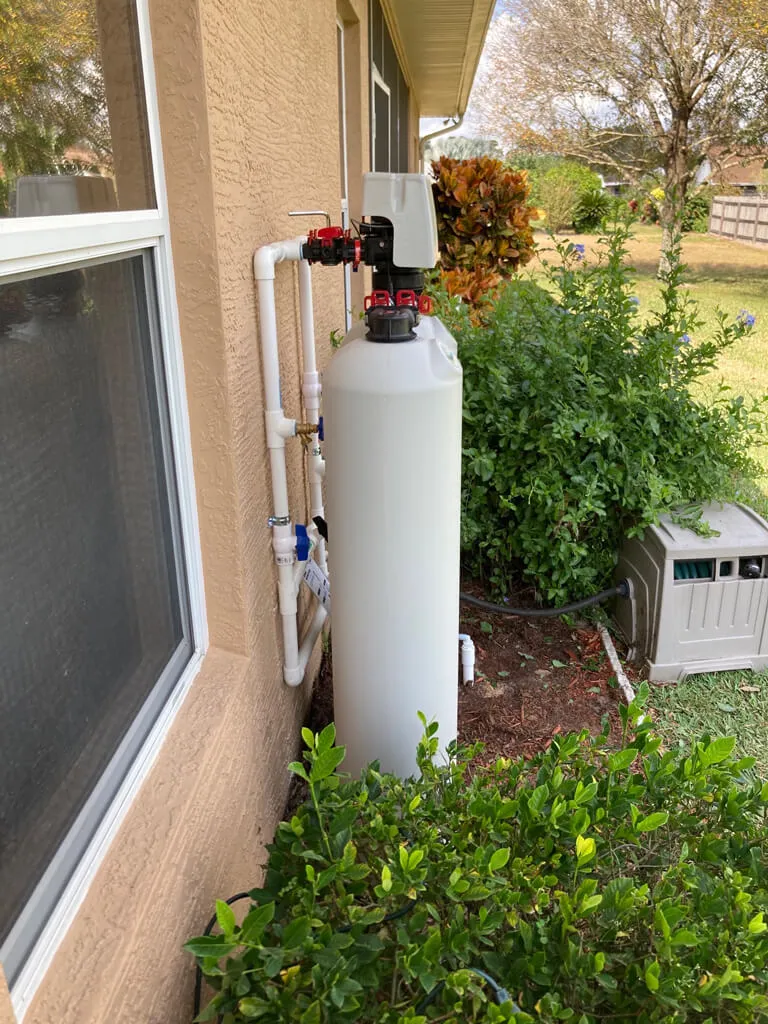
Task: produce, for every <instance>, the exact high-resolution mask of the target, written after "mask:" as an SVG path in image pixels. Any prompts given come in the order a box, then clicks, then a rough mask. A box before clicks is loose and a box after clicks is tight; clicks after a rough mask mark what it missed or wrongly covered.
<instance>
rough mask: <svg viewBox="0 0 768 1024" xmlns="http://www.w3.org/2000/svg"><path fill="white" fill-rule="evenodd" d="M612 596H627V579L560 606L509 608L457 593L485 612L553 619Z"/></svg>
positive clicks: (466, 601) (466, 602) (464, 600)
mask: <svg viewBox="0 0 768 1024" xmlns="http://www.w3.org/2000/svg"><path fill="white" fill-rule="evenodd" d="M612 597H625V598H626V597H629V583H628V582H627V580H620V581H619V582H618V583H617V584H616V586H615V587H609V588H608V590H601V591H600V593H599V594H593V595H592V596H591V597H583V598H582V599H581V600H580V601H573V602H571V604H564V605H562V606H561V607H560V608H510V607H509V605H506V604H494V603H493V602H492V601H483V599H482V598H480V597H473V596H472V594H465V593H464V591H462V592H461V593H460V594H459V598H460V599H461V600H462V601H463V603H464V604H471V605H474V606H475V608H482V609H483V610H484V611H486V612H494V613H495V614H497V615H519V616H520V617H521V618H524V619H554V618H556V617H557V616H558V615H567V614H568V613H569V612H579V611H581V609H582V608H590V607H591V606H592V605H594V604H602V603H603V601H608V600H610V598H612Z"/></svg>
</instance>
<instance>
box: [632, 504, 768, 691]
mask: <svg viewBox="0 0 768 1024" xmlns="http://www.w3.org/2000/svg"><path fill="white" fill-rule="evenodd" d="M703 515H704V519H705V520H706V521H707V522H708V523H709V525H710V526H711V527H712V529H713V530H716V531H718V534H719V535H718V536H715V537H700V536H698V534H696V533H694V532H693V531H692V530H688V529H686V528H685V527H682V526H676V525H675V524H674V523H673V522H672V521H671V519H670V518H669V516H662V518H661V522H660V523H659V525H658V526H651V527H649V528H648V529H647V530H646V531H645V536H644V537H643V539H642V540H641V539H639V538H633V539H632V540H629V541H627V542H626V544H625V546H624V548H623V550H622V552H621V555H620V557H619V565H618V570H617V571H618V575H619V578H626V579H628V580H629V581H630V589H631V599H630V600H629V601H620V602H618V604H617V608H616V619H617V621H618V624H619V626H620V628H621V630H622V632H623V633H624V636H625V638H626V639H627V641H628V642H629V645H630V657H631V658H633V660H641V661H644V662H647V664H648V672H649V675H648V677H649V679H651V680H676V679H681V678H683V676H686V675H688V674H690V673H693V672H715V671H721V670H723V669H744V668H750V669H753V670H754V671H759V670H760V669H763V668H766V667H768V626H767V625H766V618H767V615H768V523H766V522H765V520H764V519H762V518H761V517H760V516H759V515H758V514H757V513H756V512H753V511H752V509H749V508H746V507H745V506H743V505H707V506H705V508H704V513H703Z"/></svg>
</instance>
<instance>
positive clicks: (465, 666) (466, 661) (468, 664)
mask: <svg viewBox="0 0 768 1024" xmlns="http://www.w3.org/2000/svg"><path fill="white" fill-rule="evenodd" d="M459 643H460V644H461V681H462V683H464V685H465V686H469V685H471V684H473V683H474V681H475V642H474V640H473V639H472V637H471V636H470V635H469V633H459Z"/></svg>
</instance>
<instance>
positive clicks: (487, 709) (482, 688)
mask: <svg viewBox="0 0 768 1024" xmlns="http://www.w3.org/2000/svg"><path fill="white" fill-rule="evenodd" d="M470 586H471V585H470ZM471 589H472V590H473V591H474V592H476V593H478V594H479V593H480V591H479V589H478V588H476V587H471ZM510 603H511V604H512V605H515V606H520V607H526V605H531V604H532V600H531V595H530V592H525V591H521V592H519V593H517V594H510ZM461 632H463V633H469V634H470V635H471V636H472V638H473V640H474V642H475V646H476V652H477V659H476V664H475V684H474V686H461V685H459V739H460V741H461V742H463V743H472V742H476V741H478V740H480V741H482V742H483V743H484V744H485V752H484V754H483V756H482V760H483V761H486V760H492V759H494V758H496V757H498V756H504V757H513V758H514V757H520V756H524V757H530V756H531V755H533V754H535V753H536V752H537V751H539V750H543V749H545V748H546V747H547V746H548V745H549V744H550V743H551V742H552V739H553V737H555V736H558V735H560V734H562V733H567V732H580V731H581V730H582V729H588V730H589V731H590V732H592V733H594V734H597V733H599V732H600V731H601V729H602V727H603V721H604V720H605V718H606V716H607V718H608V721H609V722H610V726H611V736H612V737H614V738H615V740H616V742H618V738H619V736H620V735H621V720H620V718H619V712H618V704H619V699H620V698H619V691H618V688H617V686H616V681H615V678H614V675H613V671H612V669H611V666H610V664H609V663H608V659H607V658H606V656H605V652H604V651H603V646H602V642H601V640H600V635H599V634H598V632H597V630H596V629H595V628H594V627H592V626H590V625H588V624H582V625H580V626H579V627H577V628H574V627H572V626H569V625H567V624H566V623H565V622H564V621H563V620H562V619H559V618H557V619H523V618H517V617H512V616H506V615H500V614H489V613H486V612H483V611H480V610H479V609H474V608H472V607H470V606H468V605H462V614H461ZM458 672H459V669H458V654H457V677H458ZM331 721H333V665H332V660H331V657H330V655H329V654H326V656H325V658H324V659H323V665H322V668H321V670H320V676H319V678H318V680H317V683H316V684H315V690H314V694H313V699H312V706H311V709H310V713H309V719H308V722H307V724H308V725H309V727H310V728H311V729H312V730H313V731H314V732H318V731H319V730H320V729H322V728H323V727H324V726H325V725H327V724H328V723H329V722H331Z"/></svg>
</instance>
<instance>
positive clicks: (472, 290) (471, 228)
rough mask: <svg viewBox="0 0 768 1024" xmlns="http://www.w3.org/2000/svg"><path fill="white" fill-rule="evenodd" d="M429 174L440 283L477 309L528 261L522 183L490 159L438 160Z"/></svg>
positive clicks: (524, 186)
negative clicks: (430, 176) (435, 211)
mask: <svg viewBox="0 0 768 1024" xmlns="http://www.w3.org/2000/svg"><path fill="white" fill-rule="evenodd" d="M432 171H433V173H434V175H435V182H434V184H433V186H432V188H433V193H434V197H435V207H436V210H437V230H438V238H439V242H440V266H441V270H442V278H443V283H444V285H445V288H446V289H447V291H448V292H449V294H451V295H457V296H459V297H461V298H462V299H464V300H465V301H467V302H469V303H471V304H477V303H479V302H481V301H483V300H484V299H485V298H487V297H488V296H489V295H493V294H494V293H495V292H496V289H497V288H498V286H499V284H500V283H501V282H502V281H503V280H504V279H505V278H507V277H510V276H511V275H512V274H513V273H514V272H515V271H516V270H517V269H518V267H521V266H524V265H525V264H526V263H528V261H529V260H530V259H531V258H532V256H533V252H534V245H533V232H532V230H531V225H530V218H531V209H530V207H529V206H528V181H527V178H526V176H525V174H524V173H522V172H521V173H518V172H517V171H511V170H509V169H508V168H506V167H505V166H504V164H503V163H502V162H501V161H500V160H494V159H491V158H490V157H474V158H472V159H468V160H452V159H450V158H449V157H442V158H441V159H440V160H436V161H435V162H434V163H433V164H432Z"/></svg>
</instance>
